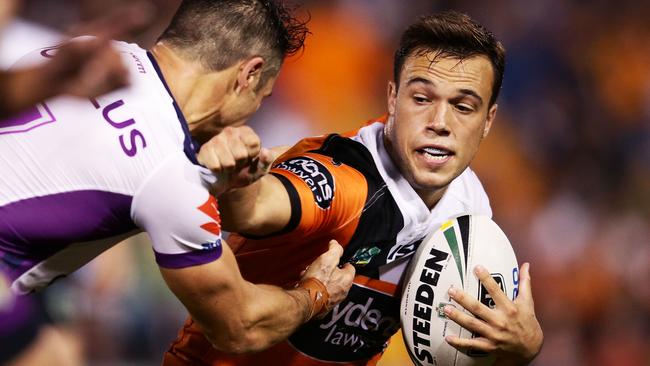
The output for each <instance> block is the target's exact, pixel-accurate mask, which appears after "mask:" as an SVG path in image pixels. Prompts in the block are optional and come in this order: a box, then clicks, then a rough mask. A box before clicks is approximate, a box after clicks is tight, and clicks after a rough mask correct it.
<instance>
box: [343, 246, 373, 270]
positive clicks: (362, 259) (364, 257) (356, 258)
mask: <svg viewBox="0 0 650 366" xmlns="http://www.w3.org/2000/svg"><path fill="white" fill-rule="evenodd" d="M380 252H381V249H379V248H377V247H372V248H368V247H364V248H361V249H359V250H357V251H356V253H354V255H353V256H352V258H350V259H349V260H348V262H349V263H351V264H352V265H355V266H365V265H366V264H368V263H370V261H371V260H372V258H373V257H374V256H376V255H377V254H379V253H380Z"/></svg>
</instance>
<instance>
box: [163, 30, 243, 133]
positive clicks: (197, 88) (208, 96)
mask: <svg viewBox="0 0 650 366" xmlns="http://www.w3.org/2000/svg"><path fill="white" fill-rule="evenodd" d="M151 53H152V54H153V56H154V58H155V59H156V61H157V62H158V65H159V66H160V70H161V72H162V74H163V76H164V77H165V80H166V82H167V85H168V86H169V89H170V91H171V93H172V95H173V96H174V99H175V100H176V103H177V104H178V106H179V108H180V109H181V111H182V112H183V115H184V117H185V120H186V121H187V124H188V125H189V128H190V132H192V130H193V129H195V128H198V129H199V130H200V129H201V128H200V126H201V125H202V124H203V122H204V121H205V120H209V119H211V117H212V116H214V115H218V114H219V111H220V109H221V104H222V101H223V99H224V96H225V95H226V93H227V91H228V90H229V88H230V85H229V84H230V83H229V79H232V78H229V74H230V73H231V70H229V69H226V70H223V71H219V72H210V71H206V70H205V68H204V67H203V66H202V65H200V63H199V62H197V61H191V60H188V58H187V57H183V55H182V53H181V52H180V51H178V50H176V49H174V48H173V47H170V46H168V45H165V44H164V43H161V42H159V43H157V44H156V45H155V46H154V47H153V48H152V49H151Z"/></svg>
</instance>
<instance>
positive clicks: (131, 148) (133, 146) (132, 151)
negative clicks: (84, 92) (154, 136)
mask: <svg viewBox="0 0 650 366" xmlns="http://www.w3.org/2000/svg"><path fill="white" fill-rule="evenodd" d="M91 103H93V105H95V108H99V103H98V102H97V100H96V99H91ZM123 105H124V101H123V100H122V99H120V100H117V101H115V102H113V103H111V104H109V105H107V106H106V107H104V109H102V116H104V120H106V122H108V123H109V124H110V125H111V126H113V127H115V128H117V129H119V130H121V129H124V128H127V127H129V126H131V125H134V124H135V123H136V122H135V119H133V118H129V119H127V120H124V121H121V122H116V121H114V120H113V119H111V117H110V116H109V113H111V111H113V110H115V109H117V108H120V107H121V106H123ZM128 135H129V138H128V139H126V140H125V138H124V135H120V136H119V137H118V140H119V141H120V147H121V148H122V151H124V153H125V154H126V155H127V156H129V157H134V156H135V155H136V154H137V153H138V145H137V141H140V144H141V145H142V148H143V149H144V148H145V147H147V141H146V140H145V138H144V134H143V133H142V132H140V131H138V130H137V129H135V128H134V129H132V130H130V131H129V132H128ZM126 141H128V143H127V142H126ZM127 145H128V146H127Z"/></svg>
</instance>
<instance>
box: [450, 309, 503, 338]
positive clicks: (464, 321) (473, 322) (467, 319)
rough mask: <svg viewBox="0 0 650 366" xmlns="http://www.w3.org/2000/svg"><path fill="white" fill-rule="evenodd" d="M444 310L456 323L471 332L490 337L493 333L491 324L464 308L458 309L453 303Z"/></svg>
mask: <svg viewBox="0 0 650 366" xmlns="http://www.w3.org/2000/svg"><path fill="white" fill-rule="evenodd" d="M444 312H445V315H446V316H447V318H449V319H451V320H453V321H454V322H455V323H456V324H458V325H460V326H461V327H463V328H465V329H467V330H469V331H471V332H475V333H478V334H480V335H483V336H486V337H490V336H491V335H492V333H493V332H492V328H491V327H490V325H489V324H487V323H486V322H484V321H483V320H481V319H478V318H476V317H474V316H472V315H470V314H467V313H465V312H464V311H462V310H459V309H456V308H455V307H453V306H451V305H446V306H445V308H444Z"/></svg>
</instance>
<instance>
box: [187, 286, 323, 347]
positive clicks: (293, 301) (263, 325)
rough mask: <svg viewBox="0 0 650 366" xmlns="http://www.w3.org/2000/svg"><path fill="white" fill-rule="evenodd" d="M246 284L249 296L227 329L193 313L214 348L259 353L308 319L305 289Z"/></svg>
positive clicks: (211, 319) (239, 305) (284, 337)
mask: <svg viewBox="0 0 650 366" xmlns="http://www.w3.org/2000/svg"><path fill="white" fill-rule="evenodd" d="M247 286H248V287H250V288H249V289H248V290H247V292H248V293H249V295H248V296H249V297H250V298H247V299H245V300H243V301H242V302H241V303H239V304H238V305H237V308H238V309H239V310H240V312H239V314H238V315H237V316H236V317H234V318H232V319H231V320H234V319H236V320H234V321H232V322H231V323H230V324H229V325H228V327H229V329H228V330H227V331H223V329H222V326H221V325H220V323H221V320H220V319H214V317H208V318H206V319H200V318H199V317H197V316H195V315H193V317H194V319H195V320H196V321H197V323H198V324H199V326H201V328H202V329H203V331H204V333H205V335H206V337H207V339H209V340H210V341H211V342H212V344H213V345H214V346H215V347H216V348H217V349H220V350H223V351H226V352H231V353H246V352H258V351H261V350H263V349H266V348H268V347H271V346H272V345H274V344H276V343H278V342H280V341H282V340H284V339H286V338H287V337H289V335H291V334H292V333H293V332H295V330H296V329H297V328H298V327H299V326H301V325H302V324H304V323H305V322H306V321H307V320H309V318H310V316H311V307H312V304H311V300H310V298H309V295H308V294H307V291H306V290H304V289H292V290H288V291H287V290H283V289H281V288H278V287H275V286H269V285H253V284H247ZM215 320H216V321H215Z"/></svg>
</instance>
